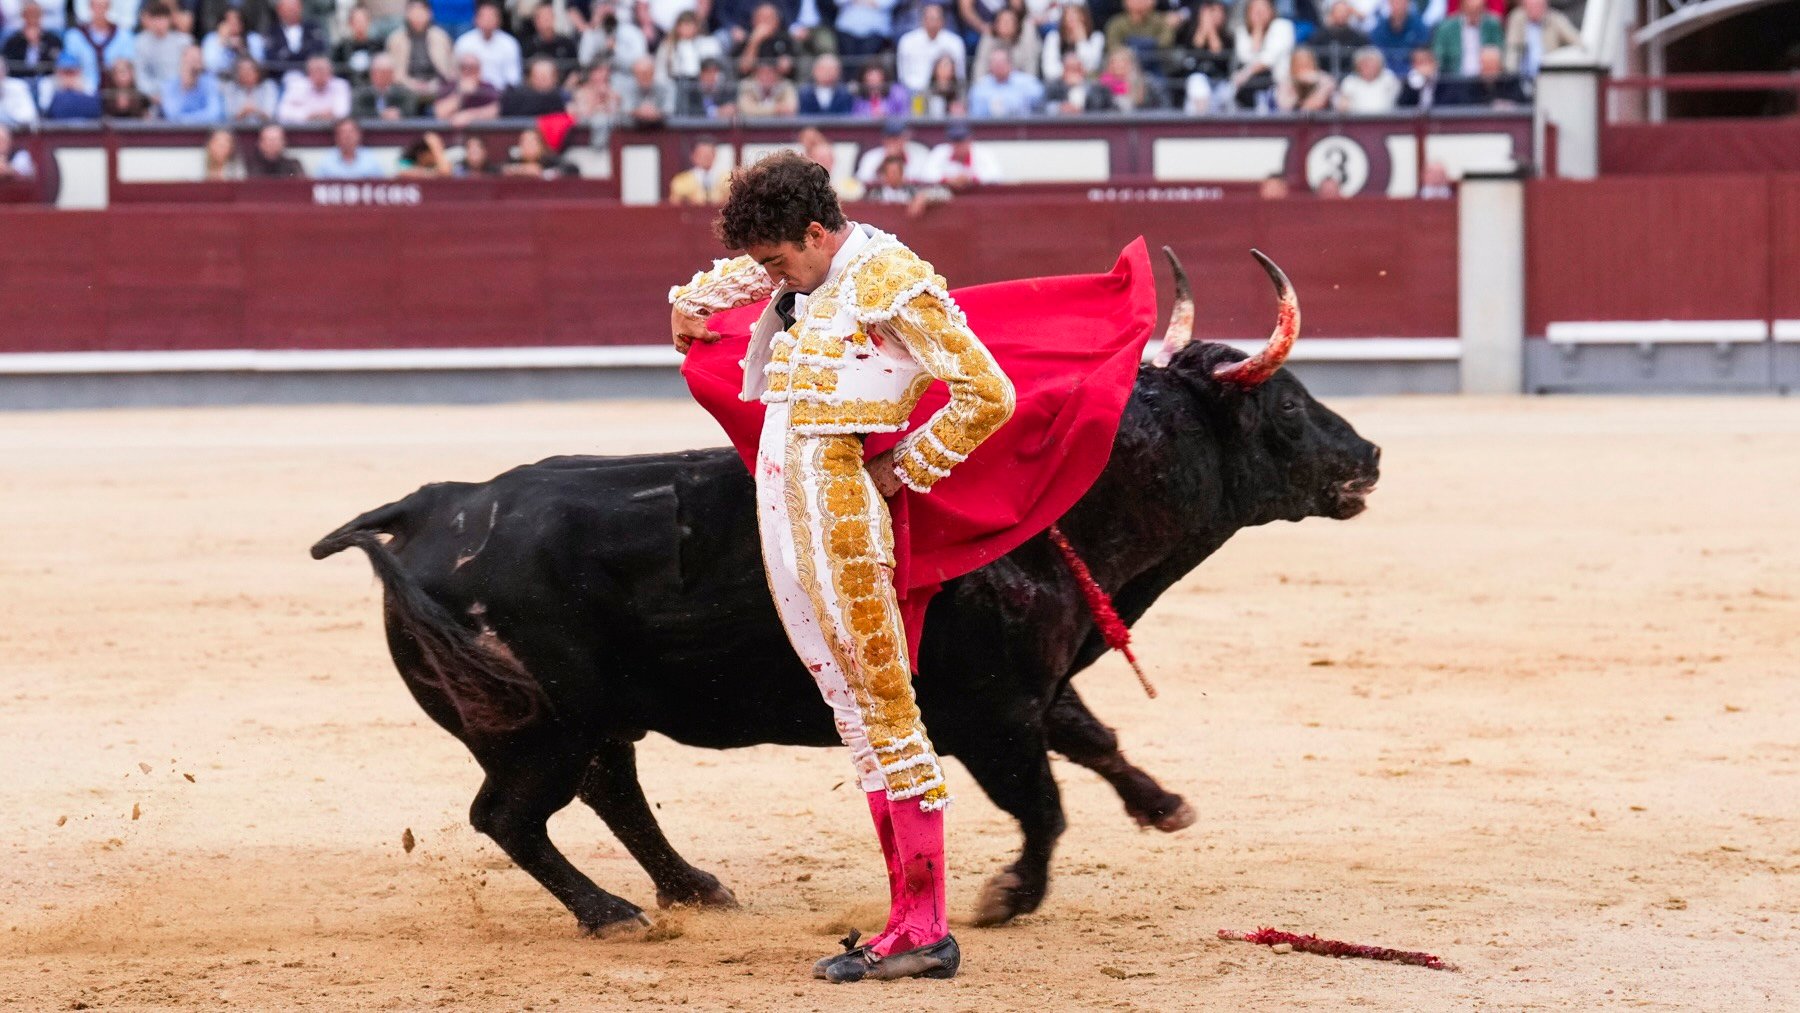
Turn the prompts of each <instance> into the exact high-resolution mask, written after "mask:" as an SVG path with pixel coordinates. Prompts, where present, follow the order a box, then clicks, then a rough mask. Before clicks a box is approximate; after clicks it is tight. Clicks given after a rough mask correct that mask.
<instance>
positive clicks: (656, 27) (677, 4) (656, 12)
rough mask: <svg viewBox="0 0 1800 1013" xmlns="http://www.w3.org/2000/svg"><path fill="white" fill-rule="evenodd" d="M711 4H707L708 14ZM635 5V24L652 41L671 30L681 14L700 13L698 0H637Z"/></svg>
mask: <svg viewBox="0 0 1800 1013" xmlns="http://www.w3.org/2000/svg"><path fill="white" fill-rule="evenodd" d="M711 6H712V5H711V3H708V4H707V7H708V12H707V13H708V14H709V15H710V13H711ZM636 7H637V25H638V27H639V28H642V29H643V30H644V35H645V37H646V38H648V39H650V41H652V42H660V41H661V40H662V39H663V37H664V36H666V35H668V34H669V33H670V32H673V31H674V30H675V22H676V21H678V20H680V18H681V16H682V15H683V14H693V15H696V16H698V15H699V14H700V4H699V2H698V0H637V5H636Z"/></svg>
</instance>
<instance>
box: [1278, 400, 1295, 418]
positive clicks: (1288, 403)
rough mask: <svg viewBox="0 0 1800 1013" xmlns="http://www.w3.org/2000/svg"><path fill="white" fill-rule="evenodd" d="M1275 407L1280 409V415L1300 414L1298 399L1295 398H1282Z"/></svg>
mask: <svg viewBox="0 0 1800 1013" xmlns="http://www.w3.org/2000/svg"><path fill="white" fill-rule="evenodd" d="M1276 407H1277V408H1279V409H1280V411H1281V414H1283V415H1298V414H1300V399H1299V398H1297V397H1284V398H1282V399H1281V402H1280V403H1279V404H1278V405H1277V406H1276Z"/></svg>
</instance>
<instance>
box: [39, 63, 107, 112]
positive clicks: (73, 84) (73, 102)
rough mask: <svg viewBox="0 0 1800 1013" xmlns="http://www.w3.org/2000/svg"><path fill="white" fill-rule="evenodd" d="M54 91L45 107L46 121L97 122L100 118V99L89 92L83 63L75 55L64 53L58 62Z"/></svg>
mask: <svg viewBox="0 0 1800 1013" xmlns="http://www.w3.org/2000/svg"><path fill="white" fill-rule="evenodd" d="M53 87H54V90H53V91H51V93H50V101H49V102H47V103H45V105H44V119H46V120H97V119H99V118H100V112H101V110H100V99H99V98H98V97H96V96H95V95H94V94H93V93H92V92H91V91H89V90H88V87H87V80H86V79H85V78H84V77H82V73H81V61H80V60H78V59H76V58H75V55H74V54H73V53H64V54H63V55H62V56H60V57H57V60H56V79H55V84H54V86H53Z"/></svg>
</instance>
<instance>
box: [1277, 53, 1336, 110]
mask: <svg viewBox="0 0 1800 1013" xmlns="http://www.w3.org/2000/svg"><path fill="white" fill-rule="evenodd" d="M1336 90H1337V82H1335V81H1333V80H1332V79H1331V75H1329V74H1327V73H1325V71H1324V69H1323V68H1321V67H1320V66H1319V57H1318V54H1316V53H1314V52H1313V51H1312V47H1310V46H1301V47H1300V48H1299V49H1296V50H1294V52H1293V55H1291V56H1289V57H1288V72H1287V76H1286V77H1284V78H1283V79H1282V81H1281V83H1280V84H1277V85H1276V86H1275V107H1276V108H1277V109H1280V110H1281V111H1282V112H1284V113H1296V112H1297V113H1316V112H1320V111H1322V110H1325V109H1330V108H1331V99H1332V93H1333V92H1335V91H1336Z"/></svg>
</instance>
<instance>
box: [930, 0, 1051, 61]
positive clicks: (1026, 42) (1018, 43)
mask: <svg viewBox="0 0 1800 1013" xmlns="http://www.w3.org/2000/svg"><path fill="white" fill-rule="evenodd" d="M1043 49H1044V46H1043V41H1042V37H1041V36H1039V35H1038V33H1037V30H1036V29H1033V28H1030V27H1028V26H1027V25H1026V24H1025V21H1024V16H1023V15H1022V14H1020V13H1019V11H1018V10H1017V9H1015V8H1012V7H1002V8H1000V10H998V11H996V12H995V13H994V17H993V22H992V23H991V24H989V25H988V26H987V28H986V29H984V30H983V31H982V33H981V41H980V42H978V43H976V45H975V66H977V67H986V66H988V65H989V61H988V57H990V56H992V55H993V54H994V53H995V52H996V51H997V50H1005V51H1006V52H1007V54H1008V55H1010V56H1011V57H1012V65H1013V69H1014V70H1015V71H1017V72H1018V73H1020V74H1024V75H1026V76H1029V77H1037V76H1038V66H1039V64H1040V63H1041V62H1042V61H1043ZM934 70H935V68H934Z"/></svg>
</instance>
